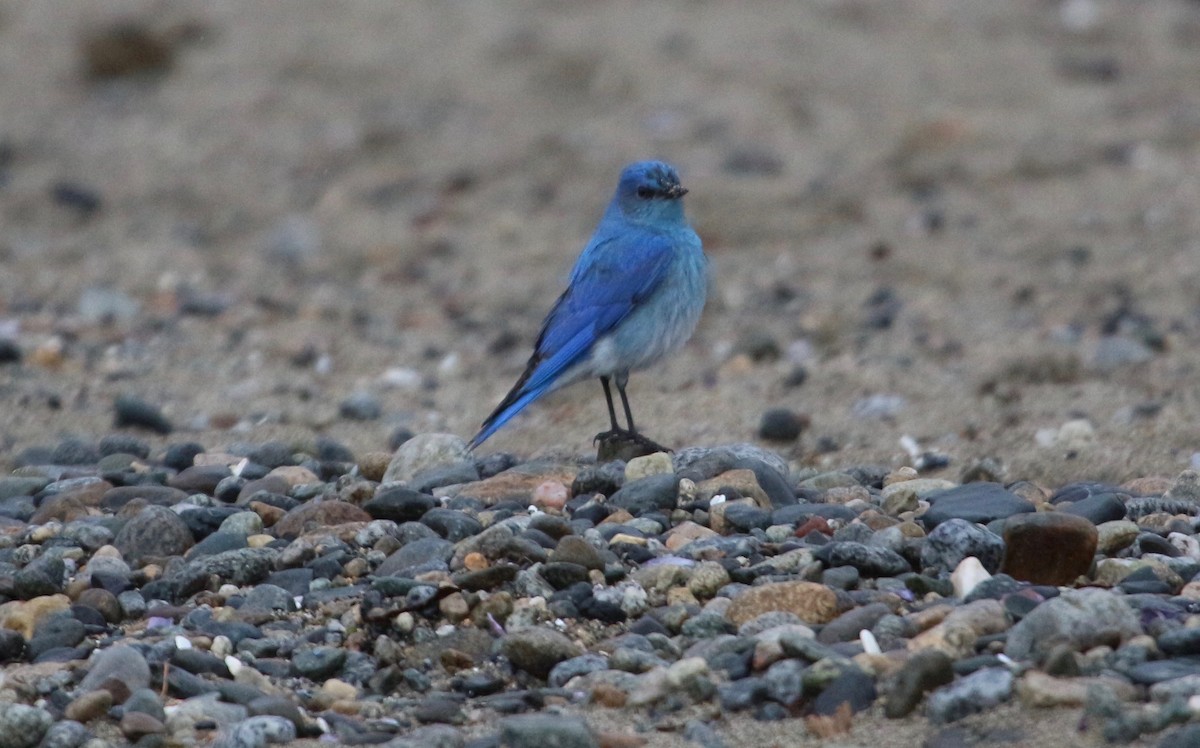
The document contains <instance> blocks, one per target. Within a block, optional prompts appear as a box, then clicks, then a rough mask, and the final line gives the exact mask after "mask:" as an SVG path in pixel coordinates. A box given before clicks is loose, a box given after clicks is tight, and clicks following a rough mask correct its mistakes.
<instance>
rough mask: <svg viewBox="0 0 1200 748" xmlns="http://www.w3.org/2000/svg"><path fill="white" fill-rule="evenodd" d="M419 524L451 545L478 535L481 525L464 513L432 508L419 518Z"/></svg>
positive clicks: (481, 528)
mask: <svg viewBox="0 0 1200 748" xmlns="http://www.w3.org/2000/svg"><path fill="white" fill-rule="evenodd" d="M421 524H423V525H425V526H426V527H429V528H430V529H432V530H433V531H434V532H436V533H437V534H438V535H440V536H442V537H443V538H445V539H446V540H448V541H450V542H451V543H457V542H458V541H460V540H464V539H466V538H469V537H472V536H474V535H478V534H479V532H480V531H482V530H483V525H482V524H481V523H480V522H479V520H477V519H475V518H474V517H472V516H471V515H469V514H467V513H466V512H459V511H455V510H453V509H443V508H442V507H434V508H433V509H430V510H429V511H428V512H425V514H424V515H423V516H422V517H421Z"/></svg>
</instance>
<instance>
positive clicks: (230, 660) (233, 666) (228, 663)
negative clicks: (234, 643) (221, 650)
mask: <svg viewBox="0 0 1200 748" xmlns="http://www.w3.org/2000/svg"><path fill="white" fill-rule="evenodd" d="M225 667H227V668H229V672H230V673H232V674H233V675H234V676H235V677H236V676H237V674H238V673H239V672H241V671H242V669H243V668H245V667H246V666H245V665H244V664H243V663H242V661H241V660H239V659H238V658H236V657H234V656H233V655H225Z"/></svg>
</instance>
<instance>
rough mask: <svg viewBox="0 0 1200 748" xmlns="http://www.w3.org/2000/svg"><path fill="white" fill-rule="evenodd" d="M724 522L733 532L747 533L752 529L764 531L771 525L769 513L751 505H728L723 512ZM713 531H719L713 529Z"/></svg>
mask: <svg viewBox="0 0 1200 748" xmlns="http://www.w3.org/2000/svg"><path fill="white" fill-rule="evenodd" d="M724 520H725V523H726V524H727V525H728V528H729V529H732V530H733V531H734V532H741V533H748V532H750V531H752V530H754V529H756V528H757V529H760V530H765V529H767V528H768V527H770V526H771V525H772V524H773V520H772V517H771V513H770V512H769V511H767V510H766V509H763V508H761V507H758V506H754V505H751V504H742V503H729V504H726V506H725V510H724ZM713 529H718V530H719V529H720V528H716V527H714V528H713Z"/></svg>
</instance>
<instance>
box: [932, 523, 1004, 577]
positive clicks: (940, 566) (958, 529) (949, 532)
mask: <svg viewBox="0 0 1200 748" xmlns="http://www.w3.org/2000/svg"><path fill="white" fill-rule="evenodd" d="M1004 551H1005V541H1004V540H1002V539H1001V538H1000V536H998V535H996V534H995V533H993V532H991V531H990V530H988V529H986V528H984V527H982V526H980V525H978V524H976V523H974V522H968V521H967V520H965V519H958V518H954V519H949V520H947V521H945V522H942V523H941V524H939V525H938V526H937V527H935V528H934V529H933V531H932V532H930V533H929V535H928V536H927V537H926V538H925V542H924V543H923V544H922V545H921V566H923V567H924V568H926V569H933V570H934V571H935V572H938V573H941V572H950V571H953V570H954V569H956V568H958V565H959V564H960V563H962V561H963V559H965V558H967V557H968V556H973V557H975V559H976V560H978V561H979V563H980V564H981V565H982V566H983V568H984V569H986V570H987V571H988V572H992V573H994V572H996V571H997V570H998V569H999V568H1000V562H1001V561H1002V560H1003V559H1004Z"/></svg>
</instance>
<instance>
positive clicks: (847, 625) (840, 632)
mask: <svg viewBox="0 0 1200 748" xmlns="http://www.w3.org/2000/svg"><path fill="white" fill-rule="evenodd" d="M890 612H891V609H890V608H889V607H888V606H887V605H885V604H884V603H871V604H869V605H864V606H862V607H859V608H852V609H850V610H848V611H846V612H845V613H843V614H841V615H840V616H838V617H837V618H835V619H833V620H832V621H830V622H829V623H827V624H825V625H824V626H823V627H822V628H821V631H820V633H818V634H817V641H819V642H821V643H823V644H836V643H837V642H848V641H855V640H856V639H858V632H860V631H862V630H863V629H871V628H872V627H874V626H875V624H876V623H878V622H879V619H880V618H883V617H884V616H885V615H887V614H888V613H890Z"/></svg>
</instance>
